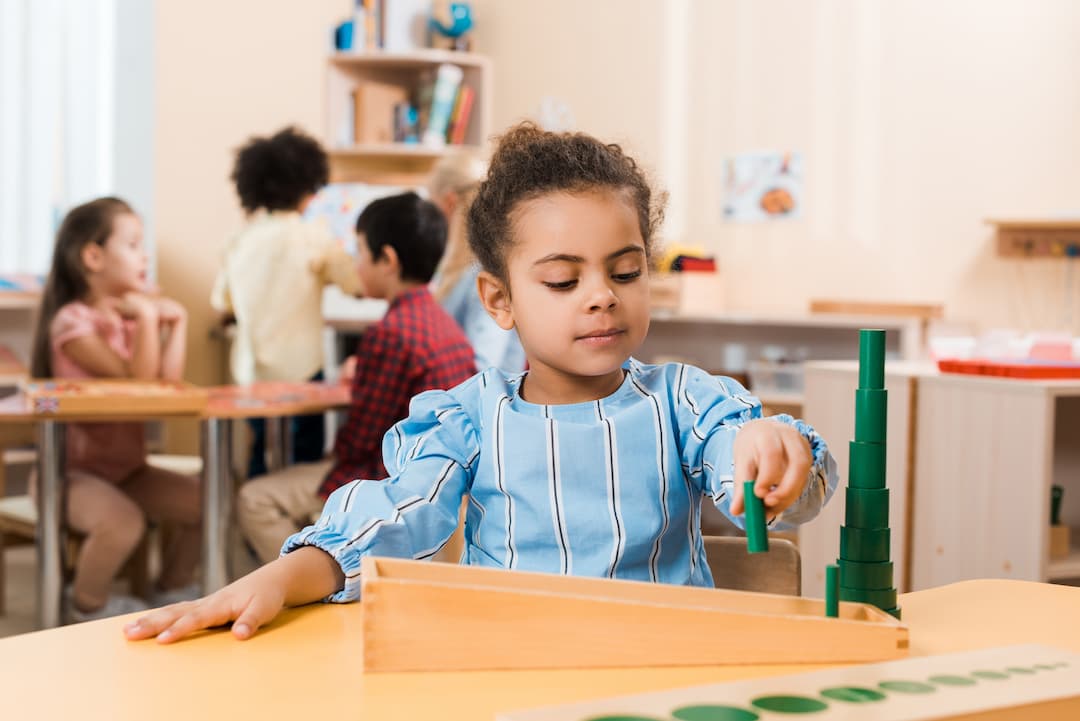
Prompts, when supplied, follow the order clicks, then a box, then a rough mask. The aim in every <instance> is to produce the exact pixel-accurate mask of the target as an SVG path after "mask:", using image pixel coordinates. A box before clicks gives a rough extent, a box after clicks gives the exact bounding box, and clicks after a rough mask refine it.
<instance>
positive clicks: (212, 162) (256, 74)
mask: <svg viewBox="0 0 1080 721" xmlns="http://www.w3.org/2000/svg"><path fill="white" fill-rule="evenodd" d="M348 7H349V5H348V3H347V2H345V0H309V1H308V2H305V3H296V2H292V1H291V0H261V1H258V2H256V0H230V2H227V3H221V2H211V0H185V2H159V3H157V61H156V80H157V88H156V93H157V98H156V111H155V114H156V117H157V126H156V137H155V154H156V164H155V174H154V184H155V188H154V193H155V203H154V205H155V209H156V218H155V226H156V228H155V229H156V233H157V248H158V273H159V282H160V284H161V286H162V288H163V289H164V291H165V292H166V293H168V294H170V295H172V296H173V297H175V298H176V299H177V300H179V301H180V302H182V303H183V304H184V305H185V306H186V307H187V309H188V312H189V313H190V315H191V323H190V331H189V336H188V347H189V349H190V350H189V353H188V362H187V374H186V375H187V378H188V379H189V380H191V381H192V382H194V383H199V384H212V383H221V382H224V380H225V377H224V368H225V365H224V363H225V361H224V354H223V352H222V349H221V347H220V344H219V343H218V342H216V341H210V340H209V339H208V337H209V331H210V328H211V325H212V323H213V317H212V313H211V310H210V307H209V304H208V298H209V296H210V289H211V286H212V284H213V281H214V276H215V273H216V272H217V268H218V264H219V260H220V255H219V254H220V250H221V248H222V247H223V244H224V242H225V239H226V238H227V237H228V234H229V233H231V232H233V231H235V230H236V229H238V228H239V227H240V226H241V223H242V215H241V212H240V208H239V205H238V203H237V200H236V195H235V193H234V191H233V189H232V186H231V184H230V182H229V177H228V176H229V173H230V171H231V168H232V159H233V151H234V150H235V148H236V147H237V146H239V145H240V144H241V143H243V142H244V141H245V140H246V139H247V138H248V137H249V136H251V135H253V134H263V133H269V132H271V131H273V130H276V129H278V128H280V127H282V126H284V125H286V124H289V123H294V124H296V125H299V126H301V127H303V128H305V129H307V130H308V131H309V132H312V133H315V134H318V135H320V136H321V134H322V132H323V127H322V117H323V115H322V108H323V94H324V84H325V83H324V78H325V75H324V72H325V59H326V54H327V28H329V27H331V26H332V24H333V23H334V22H335V21H337V20H338V19H339V16H341V15H344V14H345V11H346V10H347V8H348ZM169 441H170V443H169V445H170V447H171V448H173V449H175V450H177V451H183V452H192V453H194V452H196V451H197V431H196V429H195V428H194V427H193V426H192V425H191V424H175V425H173V426H171V427H170V428H169Z"/></svg>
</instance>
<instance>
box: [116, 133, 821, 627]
mask: <svg viewBox="0 0 1080 721" xmlns="http://www.w3.org/2000/svg"><path fill="white" fill-rule="evenodd" d="M661 217H662V208H661V202H660V200H658V199H657V197H656V196H655V195H654V194H653V193H652V192H651V190H650V188H649V185H648V183H647V182H646V180H645V177H644V174H643V173H642V172H641V170H640V169H639V168H638V166H637V165H636V164H635V163H634V161H633V160H632V159H631V158H629V157H628V156H626V155H625V154H623V152H622V150H621V149H620V148H619V147H618V146H615V145H606V144H603V143H601V142H600V141H598V140H596V139H594V138H592V137H589V136H587V135H583V134H557V133H549V132H544V131H541V130H539V129H537V128H536V127H534V126H532V125H529V124H525V125H521V126H518V127H516V128H514V129H512V130H511V131H510V132H509V133H508V134H507V135H505V136H504V137H503V138H502V139H501V141H500V144H499V146H498V148H497V150H496V152H495V155H494V157H493V159H492V162H491V167H490V169H489V172H488V177H487V179H486V180H485V181H484V183H483V184H482V185H481V186H480V188H479V190H478V191H477V195H476V198H475V200H474V201H473V204H472V206H471V207H470V209H469V217H468V233H469V243H470V245H471V246H472V249H473V251H474V253H475V254H476V256H477V258H478V259H479V261H480V263H481V265H482V267H483V268H484V270H483V272H482V273H481V274H480V277H479V280H478V292H479V294H480V298H481V300H482V301H483V303H484V306H485V307H486V308H487V311H488V313H489V314H490V315H491V316H492V318H493V319H494V320H495V322H496V323H498V324H499V325H500V326H501V327H503V328H506V329H511V328H513V329H515V330H516V331H517V333H518V335H519V337H520V339H521V343H522V346H523V348H524V349H525V353H526V356H527V358H528V362H529V370H528V371H527V372H526V373H522V374H516V375H506V374H504V373H502V372H500V371H498V370H496V369H489V370H487V371H485V372H483V373H481V374H480V375H477V376H474V377H473V378H472V379H471V380H469V381H467V382H466V383H464V384H462V385H460V386H458V387H456V388H453V389H451V390H449V391H430V392H427V393H423V394H421V395H419V396H417V397H416V398H414V399H413V402H412V404H411V407H410V411H409V417H408V418H406V419H405V420H403V421H401V422H400V423H398V424H397V425H396V426H394V428H393V429H392V430H391V431H390V432H389V433H387V435H386V438H385V439H384V442H383V455H384V461H385V465H386V468H387V471H388V473H389V477H388V478H387V479H385V480H380V479H358V480H356V481H353V482H352V483H350V484H348V485H346V486H344V487H342V488H340V489H339V490H338V491H336V492H335V493H334V494H333V495H332V496H331V497H330V498H329V500H328V501H327V502H326V506H325V508H324V509H323V513H322V516H321V517H320V518H319V520H318V521H317V522H316V523H315V524H314V525H312V526H310V527H308V528H306V529H304V530H302V531H300V532H299V533H297V534H296V535H294V536H292V537H291V538H289V539H288V540H287V541H286V543H285V546H284V548H283V551H282V557H281V558H279V559H278V560H276V561H275V562H273V563H271V564H269V565H267V566H264V567H263V568H261V569H259V570H258V571H255V572H254V573H252V574H251V575H249V576H246V577H244V578H242V579H240V580H238V581H236V582H235V583H233V584H232V585H230V586H228V587H226V588H224V589H222V590H220V591H218V592H216V593H214V594H212V595H210V596H208V597H207V598H205V599H202V600H201V601H196V602H193V603H189V604H178V605H175V606H170V607H167V608H165V609H162V610H159V611H157V612H154V613H152V614H150V615H148V616H145V617H144V618H141V619H139V620H138V621H136V622H135V623H133V624H131V625H130V626H128V627H126V629H125V631H126V633H127V635H128V637H129V638H133V639H137V638H147V637H150V636H156V637H157V639H158V640H159V641H161V642H170V641H174V640H176V639H178V638H181V637H183V636H184V635H187V634H189V633H191V632H192V631H195V630H197V629H200V628H205V627H207V626H213V625H220V624H223V623H227V622H228V621H235V622H234V623H233V626H232V632H233V634H234V635H235V636H237V637H238V638H248V637H250V636H251V635H252V634H253V633H254V632H255V630H256V629H257V628H258V627H259V626H260V625H261V624H263V623H266V622H267V621H268V620H270V619H271V618H273V617H274V616H275V615H276V614H277V613H278V611H280V610H281V608H282V607H283V606H289V605H297V604H302V603H309V602H312V601H316V600H319V599H329V600H331V601H350V600H355V599H357V598H358V597H359V595H360V559H361V558H362V557H363V556H365V555H382V556H398V557H405V558H430V557H431V556H433V555H434V554H435V553H437V552H438V550H439V549H440V548H441V547H442V546H443V544H445V543H446V542H447V539H448V538H449V537H450V536H451V534H452V533H453V531H454V530H455V528H456V526H457V522H458V509H459V507H460V504H461V500H462V498H464V497H466V496H467V497H468V504H469V505H468V513H467V515H466V522H465V552H464V556H463V558H462V562H463V563H469V564H474V565H483V566H493V567H499V568H509V569H515V568H516V569H523V570H530V571H548V572H552V573H568V574H575V575H582V576H598V577H606V578H619V579H637V580H648V581H654V582H660V583H676V584H690V585H698V586H709V585H711V584H712V579H711V577H710V574H709V569H708V566H707V565H706V563H705V554H704V549H703V544H702V538H701V531H700V528H699V517H698V512H699V507H700V505H699V504H700V500H701V497H702V496H703V495H707V496H709V497H710V498H711V499H712V501H713V502H714V503H715V504H716V505H717V507H718V508H719V509H720V510H721V511H722V512H723V513H724V514H725V515H727V516H728V517H729V518H730V519H731V520H732V522H734V523H735V524H736V525H741V514H742V512H743V499H742V494H741V484H740V483H736V482H735V481H736V480H739V479H751V478H752V479H756V484H755V494H756V495H757V496H759V497H761V498H763V499H764V503H765V508H766V513H767V516H768V518H769V520H770V523H771V524H772V526H773V527H774V528H781V527H787V526H792V525H795V524H798V523H802V522H804V521H807V520H809V519H811V518H813V517H814V516H815V515H816V514H817V513H818V511H820V509H821V507H822V506H823V505H824V503H825V502H826V501H827V500H828V498H829V496H830V495H831V494H832V492H833V489H834V488H835V487H836V481H837V475H836V466H835V462H834V461H833V458H832V456H831V455H830V454H829V452H828V449H827V448H826V446H825V442H824V441H823V440H822V439H821V438H820V437H819V436H818V435H817V434H816V433H815V432H814V431H813V429H811V428H810V427H809V426H807V425H806V424H804V423H802V422H800V421H796V420H794V419H792V418H790V417H787V416H777V417H773V418H768V419H764V418H762V417H761V404H760V402H759V401H758V400H757V399H756V398H754V397H752V396H750V395H749V394H748V393H747V392H746V391H745V390H744V389H743V388H742V387H741V386H740V385H739V384H738V383H736V382H734V381H732V380H730V379H725V378H715V377H713V376H710V375H708V374H706V373H705V372H703V371H701V370H698V369H696V368H693V367H691V366H686V365H681V364H668V365H660V366H652V365H645V364H641V363H638V362H637V361H636V360H634V359H633V358H632V357H631V354H632V353H633V352H634V351H635V350H636V349H637V348H638V347H639V346H640V345H641V343H642V341H643V340H644V338H645V334H646V332H647V330H648V327H649V288H648V262H649V258H650V256H651V253H652V243H653V239H654V234H655V231H656V229H657V226H658V225H659V223H660V220H661Z"/></svg>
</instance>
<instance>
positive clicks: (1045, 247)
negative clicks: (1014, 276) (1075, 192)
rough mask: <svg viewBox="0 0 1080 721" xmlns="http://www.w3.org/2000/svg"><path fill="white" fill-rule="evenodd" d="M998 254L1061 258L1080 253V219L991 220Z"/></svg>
mask: <svg viewBox="0 0 1080 721" xmlns="http://www.w3.org/2000/svg"><path fill="white" fill-rule="evenodd" d="M986 222H987V223H989V224H990V225H992V226H994V229H995V231H996V233H997V252H998V255H1000V256H1004V257H1009V258H1065V257H1075V256H1076V255H1077V254H1078V252H1080V218H1059V219H1051V218H1043V219H1027V220H1022V219H1015V218H1014V219H994V218H990V219H988V220H987V221H986Z"/></svg>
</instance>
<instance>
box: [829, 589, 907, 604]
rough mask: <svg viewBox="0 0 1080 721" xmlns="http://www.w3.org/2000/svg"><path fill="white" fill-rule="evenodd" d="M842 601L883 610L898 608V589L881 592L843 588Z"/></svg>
mask: <svg viewBox="0 0 1080 721" xmlns="http://www.w3.org/2000/svg"><path fill="white" fill-rule="evenodd" d="M840 600H841V601H858V602H859V603H869V604H870V605H872V606H877V607H878V608H881V609H886V608H896V589H895V588H885V589H881V590H870V589H865V588H847V587H846V586H841V587H840Z"/></svg>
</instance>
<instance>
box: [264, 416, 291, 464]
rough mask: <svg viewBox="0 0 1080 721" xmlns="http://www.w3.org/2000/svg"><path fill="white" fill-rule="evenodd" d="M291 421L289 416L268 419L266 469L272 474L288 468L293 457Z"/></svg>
mask: <svg viewBox="0 0 1080 721" xmlns="http://www.w3.org/2000/svg"><path fill="white" fill-rule="evenodd" d="M291 420H292V419H291V418H289V417H288V416H277V417H274V418H267V419H266V450H267V461H266V468H267V470H268V471H269V472H270V473H273V472H274V471H280V470H281V469H282V468H284V467H285V466H287V465H288V464H289V461H290V459H291V457H292V448H291V446H292V433H290V432H289V428H290V426H291Z"/></svg>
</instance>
